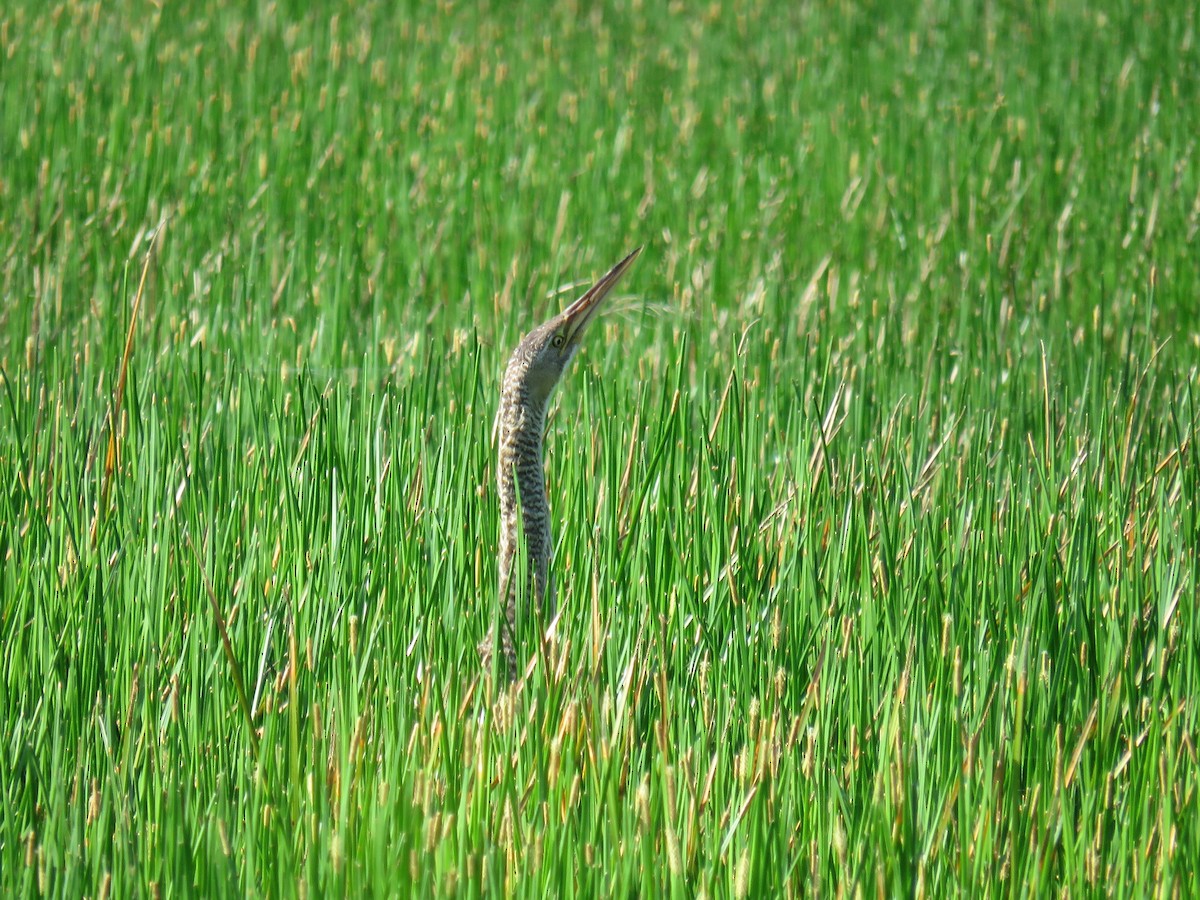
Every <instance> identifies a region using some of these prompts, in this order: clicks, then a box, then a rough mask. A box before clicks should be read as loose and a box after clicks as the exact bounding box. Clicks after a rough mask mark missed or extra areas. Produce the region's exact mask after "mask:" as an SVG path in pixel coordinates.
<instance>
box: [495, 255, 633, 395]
mask: <svg viewBox="0 0 1200 900" xmlns="http://www.w3.org/2000/svg"><path fill="white" fill-rule="evenodd" d="M641 252H642V248H641V247H638V248H637V249H636V250H634V251H633V252H632V253H630V254H629V255H628V256H626V257H625V258H624V259H623V260H621V261H620V262H619V263H617V264H616V265H615V266H613V267H612V268H611V269H610V270H609V272H608V274H607V275H605V276H604V277H603V278H601V279H600V280H599V281H597V282H596V283H595V284H594V285H592V287H591V288H589V289H588V291H587V292H586V293H585V294H584V295H583V296H582V297H580V298H579V299H578V300H576V301H575V302H574V303H572V304H571V305H570V306H568V307H567V308H566V309H564V310H563V311H562V312H560V313H559V314H558V315H557V316H555V317H554V318H553V319H551V320H550V321H548V322H545V323H544V324H542V325H539V326H538V327H537V328H535V329H533V331H531V332H529V334H527V335H525V337H524V338H522V339H521V343H520V344H518V345H517V349H516V351H515V352H514V353H513V357H512V360H511V361H510V362H509V364H508V372H507V373H506V375H505V381H506V382H507V381H508V380H509V378H512V377H520V378H521V380H522V381H523V382H524V387H525V390H526V392H527V393H528V395H529V397H530V398H531V399H532V400H534V401H536V402H545V401H546V400H547V399H549V397H550V394H551V393H552V392H553V391H554V388H555V386H556V385H557V384H558V381H559V379H560V378H562V374H563V372H565V371H566V368H567V365H568V364H569V363H570V362H571V359H572V358H573V357H574V356H575V354H576V352H577V351H578V350H579V346H580V343H581V342H582V341H583V335H584V332H585V331H586V330H587V327H588V325H589V324H590V323H591V321H592V320H593V319H594V318H595V317H596V313H597V311H598V310H599V309H600V307H601V305H602V302H603V300H604V298H605V297H607V296H608V293H609V291H611V290H612V289H613V287H614V286H615V285H616V283H617V282H618V281H620V280H621V276H622V275H624V274H625V270H626V269H628V268H629V266H630V265H632V263H633V261H634V260H635V259H637V255H638V254H639V253H641Z"/></svg>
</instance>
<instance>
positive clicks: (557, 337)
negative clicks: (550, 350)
mask: <svg viewBox="0 0 1200 900" xmlns="http://www.w3.org/2000/svg"><path fill="white" fill-rule="evenodd" d="M550 343H551V344H553V345H554V346H555V347H561V346H562V345H563V336H562V335H561V334H556V335H555V336H554V340H552V341H551V342H550Z"/></svg>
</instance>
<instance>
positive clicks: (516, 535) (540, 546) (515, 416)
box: [479, 247, 642, 681]
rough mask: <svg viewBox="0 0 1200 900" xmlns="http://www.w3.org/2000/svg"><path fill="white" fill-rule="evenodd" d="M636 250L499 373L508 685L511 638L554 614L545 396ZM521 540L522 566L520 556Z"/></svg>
mask: <svg viewBox="0 0 1200 900" xmlns="http://www.w3.org/2000/svg"><path fill="white" fill-rule="evenodd" d="M641 252H642V248H641V247H638V248H637V249H635V250H634V251H633V252H632V253H630V254H629V255H628V256H626V257H625V258H624V259H622V260H621V261H620V262H619V263H617V264H616V265H615V266H613V267H612V268H611V269H610V270H609V271H608V273H607V274H606V275H605V276H604V277H603V278H601V279H600V280H599V281H597V282H596V283H595V284H593V285H592V286H591V287H590V288H589V289H588V290H587V291H586V292H585V293H584V294H583V295H582V296H580V297H579V298H578V299H577V300H575V301H574V302H573V303H571V305H570V306H568V307H567V308H566V309H564V310H563V311H562V312H560V313H559V314H558V315H556V316H554V317H553V318H551V319H549V320H548V321H546V322H543V323H542V324H541V325H539V326H538V327H536V328H534V329H533V330H532V331H530V332H529V333H528V334H526V335H525V336H524V337H523V338H522V339H521V341H520V342H519V343H518V344H517V347H516V349H515V350H514V351H513V353H512V356H511V357H510V358H509V360H508V365H507V367H506V368H505V370H504V377H503V379H502V380H501V387H500V406H499V411H498V412H497V415H496V437H497V444H498V456H497V464H496V486H497V491H498V493H499V495H500V541H499V544H500V546H499V555H498V571H499V581H500V585H499V586H500V594H499V596H500V603H501V604H502V606H503V609H504V618H503V621H502V622H500V623H499V626H500V646H501V649H502V653H503V660H502V661H497V662H499V663H502V665H503V674H504V675H506V676H507V678H508V680H510V681H511V680H512V679H514V678H515V677H516V674H517V647H516V640H517V636H518V635H519V634H520V633H521V632H522V631H523V630H524V628H525V626H526V625H527V624H528V622H529V617H530V615H531V614H533V615H534V616H535V617H536V620H537V621H538V622H539V623H540V622H542V621H547V620H552V619H553V618H554V612H555V592H554V582H553V580H552V578H551V573H550V563H551V556H552V554H553V549H554V546H553V542H552V539H551V535H550V499H549V497H548V496H547V495H546V475H545V468H544V461H543V456H542V447H543V442H544V438H545V431H546V412H547V409H548V407H549V404H550V398H551V396H552V395H553V394H554V389H555V388H556V387H557V386H558V383H559V382H560V381H561V380H562V377H563V374H564V373H565V372H566V370H567V367H568V365H569V364H570V362H571V360H572V359H573V358H574V356H575V354H576V353H577V352H578V351H579V348H580V346H581V344H582V341H583V336H584V333H585V332H586V331H587V327H588V325H590V324H591V322H592V321H593V320H594V319H595V317H596V313H597V312H598V311H599V309H600V307H601V305H602V304H603V301H604V298H605V297H607V296H608V294H609V292H610V291H611V290H612V289H613V287H614V286H615V285H616V284H617V282H618V281H620V280H621V277H622V276H623V275H624V274H625V272H626V271H627V270H628V269H629V267H630V266H631V265H632V264H633V261H634V260H635V259H637V257H638V254H639V253H641ZM522 538H523V539H524V540H523V546H524V550H525V560H524V562H525V565H524V567H523V569H522V567H521V566H520V560H519V559H518V552H519V551H520V549H521V547H522ZM539 631H540V629H539ZM494 646H495V640H494V636H493V635H489V636H488V637H487V638H485V639H484V641H483V642H482V643H481V644H480V646H479V651H480V655H481V657H482V659H483V663H484V668H485V669H490V667H491V656H492V652H493V648H494Z"/></svg>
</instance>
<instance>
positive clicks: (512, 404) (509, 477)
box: [496, 394, 546, 521]
mask: <svg viewBox="0 0 1200 900" xmlns="http://www.w3.org/2000/svg"><path fill="white" fill-rule="evenodd" d="M498 424H499V430H498V438H499V459H498V460H497V462H498V470H497V472H496V481H497V485H498V487H499V494H500V515H501V517H502V518H503V519H504V520H505V521H510V520H511V519H513V518H514V517H515V516H516V514H517V506H518V503H519V504H520V505H521V506H524V507H526V508H529V507H531V506H536V507H539V508H540V507H544V506H545V505H546V480H545V474H544V472H543V468H542V438H543V436H544V434H545V431H546V403H545V402H541V403H538V402H534V401H531V400H530V398H528V397H527V396H521V395H519V394H518V395H516V396H511V397H506V398H505V399H504V402H502V403H501V406H500V418H499V423H498Z"/></svg>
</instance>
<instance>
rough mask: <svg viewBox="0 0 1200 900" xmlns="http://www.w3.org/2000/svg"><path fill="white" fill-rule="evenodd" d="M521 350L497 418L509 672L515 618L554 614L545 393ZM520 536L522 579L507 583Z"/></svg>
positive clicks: (504, 644) (502, 582)
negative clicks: (529, 377) (535, 389)
mask: <svg viewBox="0 0 1200 900" xmlns="http://www.w3.org/2000/svg"><path fill="white" fill-rule="evenodd" d="M524 350H525V345H524V344H522V345H521V346H519V347H518V348H517V350H516V352H515V353H514V354H513V356H512V359H511V360H510V361H509V364H508V369H507V370H506V371H505V375H504V388H503V392H502V394H501V401H500V415H499V421H498V443H499V454H498V460H497V463H498V465H497V471H496V485H497V488H498V492H499V494H500V557H499V569H500V598H501V602H503V604H504V617H505V619H506V624H507V626H508V627H507V628H505V629H504V630H503V631H504V634H503V639H502V641H501V646H502V647H503V649H504V658H505V662H506V664H507V666H508V671H509V672H510V673H515V672H516V665H517V660H516V651H515V648H514V647H513V636H514V635H515V634H517V623H518V618H520V619H521V620H522V622H524V621H528V616H529V614H530V612H533V613H534V614H535V615H536V616H537V621H543V620H544V619H549V618H551V617H553V615H554V585H553V582H552V581H551V580H550V559H551V556H552V555H553V551H554V544H553V538H552V536H551V533H550V501H549V498H548V497H547V495H546V474H545V468H544V464H543V458H542V438H543V436H544V434H545V430H546V407H547V405H548V401H549V398H548V397H547V398H544V399H542V398H535V397H533V396H531V395H530V393H531V392H530V391H529V390H528V385H527V384H526V383H525V379H526V374H527V372H528V369H529V365H530V363H531V362H532V360H530V359H527V358H526V357H527V354H526V353H524V352H523V351H524ZM522 537H523V538H524V543H525V557H526V560H527V563H526V566H525V574H526V578H525V584H513V583H512V578H513V576H514V572H513V568H514V562H515V558H516V554H517V551H518V550H519V547H520V543H521V538H522ZM518 572H519V570H518Z"/></svg>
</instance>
